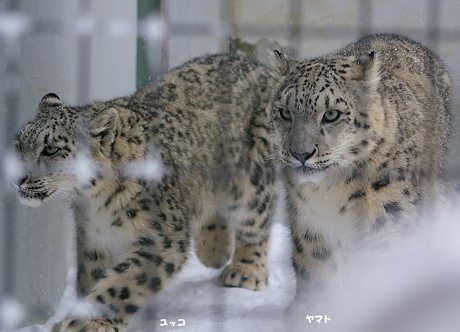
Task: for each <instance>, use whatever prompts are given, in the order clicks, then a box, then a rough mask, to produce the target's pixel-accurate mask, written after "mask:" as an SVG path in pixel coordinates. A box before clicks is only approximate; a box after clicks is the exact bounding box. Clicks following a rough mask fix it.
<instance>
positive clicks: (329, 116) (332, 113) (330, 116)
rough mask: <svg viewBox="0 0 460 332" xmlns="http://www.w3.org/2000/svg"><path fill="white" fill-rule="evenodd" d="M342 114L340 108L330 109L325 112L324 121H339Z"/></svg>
mask: <svg viewBox="0 0 460 332" xmlns="http://www.w3.org/2000/svg"><path fill="white" fill-rule="evenodd" d="M340 115H342V112H340V111H338V110H329V111H327V112H326V113H324V116H323V123H329V122H334V121H337V120H338V119H339V118H340Z"/></svg>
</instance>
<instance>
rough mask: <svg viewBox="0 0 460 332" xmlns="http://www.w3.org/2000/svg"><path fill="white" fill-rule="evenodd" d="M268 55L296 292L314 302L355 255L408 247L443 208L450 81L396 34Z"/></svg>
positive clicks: (424, 52)
mask: <svg viewBox="0 0 460 332" xmlns="http://www.w3.org/2000/svg"><path fill="white" fill-rule="evenodd" d="M271 61H272V66H273V75H274V77H275V80H276V84H275V85H274V86H273V91H272V97H271V101H270V104H269V108H270V111H271V113H272V121H273V125H274V128H275V130H274V134H273V138H272V139H273V142H274V144H275V145H276V148H275V149H276V150H277V153H276V155H277V158H276V159H277V163H278V164H279V166H280V168H281V170H282V171H281V172H282V176H283V183H284V187H285V190H286V195H287V212H288V215H289V221H290V228H291V233H292V248H293V249H292V254H293V266H294V270H295V274H296V281H297V293H296V294H297V295H296V297H297V301H299V303H300V302H302V303H308V302H309V303H312V302H315V301H317V300H320V299H321V301H322V300H323V298H324V297H325V296H326V294H330V293H331V292H334V289H337V288H341V285H340V284H341V282H342V281H343V280H342V278H341V277H340V273H341V272H343V271H344V269H343V266H344V265H347V264H348V263H349V259H350V258H351V257H353V256H354V255H357V254H359V255H364V256H365V255H366V254H365V253H366V252H367V253H369V254H370V255H371V257H372V255H373V253H375V252H379V250H381V249H383V248H385V247H386V246H388V245H390V246H392V245H394V244H395V243H398V244H404V242H405V239H406V236H409V235H410V234H413V233H416V231H417V230H418V228H419V227H421V224H422V223H423V221H424V220H425V221H432V219H433V215H434V214H433V211H435V210H434V209H433V208H435V207H440V206H444V204H445V203H446V195H445V193H446V191H447V190H448V189H447V186H446V185H445V182H444V177H443V167H444V159H445V155H446V145H447V140H448V132H449V118H450V96H449V84H450V83H449V77H448V74H447V72H446V69H445V68H444V66H443V65H442V63H441V61H440V60H439V58H438V57H437V56H436V55H435V54H434V53H433V52H432V51H430V50H429V49H428V48H426V47H425V46H423V45H421V44H419V43H417V42H414V41H412V40H410V39H408V38H405V37H401V36H397V35H393V34H376V35H371V36H369V37H366V38H363V39H361V40H359V41H358V42H356V43H353V44H351V45H349V46H347V47H345V48H344V49H342V50H340V51H339V52H337V53H335V54H332V55H328V56H325V57H320V58H315V59H311V60H294V59H290V58H288V57H287V56H286V55H284V54H281V53H279V52H274V53H273V54H272V55H271ZM376 250H377V251H376Z"/></svg>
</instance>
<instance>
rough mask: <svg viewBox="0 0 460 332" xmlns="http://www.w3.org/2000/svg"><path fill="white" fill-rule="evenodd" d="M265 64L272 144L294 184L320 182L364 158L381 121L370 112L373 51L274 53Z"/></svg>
mask: <svg viewBox="0 0 460 332" xmlns="http://www.w3.org/2000/svg"><path fill="white" fill-rule="evenodd" d="M271 62H272V67H273V70H272V74H273V76H274V78H275V82H276V83H275V86H274V88H273V90H272V96H271V101H270V104H269V108H271V114H272V123H273V126H274V137H273V141H274V143H275V145H276V148H277V152H278V153H277V159H278V161H279V162H280V164H281V166H283V170H284V171H285V172H288V173H289V174H291V176H292V178H293V179H294V180H295V181H297V182H305V181H311V182H320V181H322V179H324V177H325V175H326V174H328V173H329V172H331V170H334V172H336V173H337V171H339V172H341V171H345V170H347V171H349V170H350V169H353V167H355V166H356V165H357V164H358V163H359V162H360V161H361V160H364V159H366V158H368V155H369V153H370V151H371V150H372V149H373V147H375V144H376V138H377V132H379V131H380V129H379V128H378V126H381V123H382V121H381V119H380V118H379V116H380V112H373V111H372V108H373V107H374V104H375V96H376V87H377V84H378V68H377V67H378V65H377V57H376V56H374V52H371V53H370V54H365V55H363V56H362V57H359V58H358V57H356V56H345V55H336V56H329V57H325V58H318V59H313V60H291V59H289V58H288V57H287V56H286V55H284V54H281V53H279V52H277V51H275V52H273V53H272V54H271ZM337 174H338V173H337Z"/></svg>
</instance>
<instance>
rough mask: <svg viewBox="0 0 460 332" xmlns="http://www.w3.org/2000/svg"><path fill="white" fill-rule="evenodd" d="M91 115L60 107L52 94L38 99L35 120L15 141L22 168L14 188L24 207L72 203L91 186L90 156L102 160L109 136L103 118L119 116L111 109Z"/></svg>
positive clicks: (94, 174) (85, 110) (83, 110)
mask: <svg viewBox="0 0 460 332" xmlns="http://www.w3.org/2000/svg"><path fill="white" fill-rule="evenodd" d="M89 114H90V112H88V107H70V106H67V105H64V104H63V103H62V102H61V100H60V99H59V97H58V96H57V95H56V94H54V93H50V94H47V95H46V96H44V97H43V98H42V100H41V102H40V104H39V107H38V112H37V115H36V117H35V119H34V120H33V121H32V122H30V123H28V124H26V125H25V126H24V127H23V128H22V129H21V130H20V131H19V132H18V134H17V136H16V140H17V142H18V143H17V145H16V150H17V154H18V156H19V160H20V164H21V166H22V167H21V172H20V174H16V176H15V178H14V179H13V185H14V187H15V188H16V189H17V192H18V196H19V198H20V199H21V201H22V202H23V203H25V204H27V205H31V206H38V205H39V204H41V203H42V202H44V201H46V200H47V199H49V198H50V197H53V196H64V197H66V198H70V197H69V196H71V195H73V194H75V193H76V192H78V191H79V190H82V189H83V190H84V189H87V188H88V187H90V186H92V185H94V183H95V181H96V180H95V179H96V178H97V174H98V172H97V171H96V168H95V166H94V165H95V163H94V153H92V150H93V149H97V150H98V152H99V155H102V154H103V152H104V150H103V146H102V144H101V142H102V141H103V140H104V139H106V140H108V139H109V138H108V137H109V136H110V135H108V134H107V135H106V132H105V131H104V130H107V129H108V128H107V126H106V125H104V124H102V122H104V121H102V122H101V118H102V120H106V119H107V118H110V116H111V115H114V116H118V115H117V113H116V110H115V111H114V108H113V107H112V108H111V109H108V110H102V111H101V112H99V114H97V115H95V116H93V117H91V116H90V115H89ZM110 122H111V121H105V123H110ZM113 122H114V121H112V123H113ZM95 137H96V139H95ZM94 142H96V143H94ZM95 144H96V145H97V147H93V145H95Z"/></svg>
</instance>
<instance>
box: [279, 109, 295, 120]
mask: <svg viewBox="0 0 460 332" xmlns="http://www.w3.org/2000/svg"><path fill="white" fill-rule="evenodd" d="M279 112H280V116H281V119H283V120H285V121H291V120H292V113H291V111H289V110H288V109H285V108H280V109H279Z"/></svg>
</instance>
